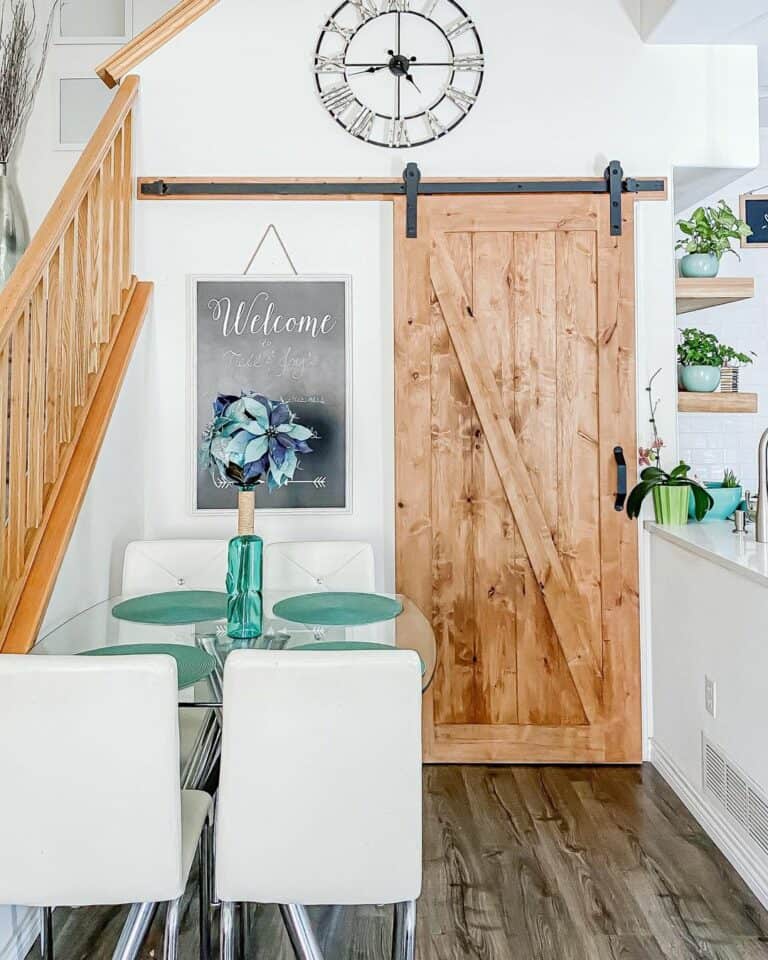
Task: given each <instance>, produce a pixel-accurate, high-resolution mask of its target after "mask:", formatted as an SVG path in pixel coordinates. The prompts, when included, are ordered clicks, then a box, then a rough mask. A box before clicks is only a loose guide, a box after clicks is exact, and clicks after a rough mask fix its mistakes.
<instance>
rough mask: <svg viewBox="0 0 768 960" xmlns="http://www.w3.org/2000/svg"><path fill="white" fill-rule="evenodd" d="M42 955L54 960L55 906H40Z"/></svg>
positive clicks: (44, 958)
mask: <svg viewBox="0 0 768 960" xmlns="http://www.w3.org/2000/svg"><path fill="white" fill-rule="evenodd" d="M40 956H41V957H42V958H43V960H53V907H41V908H40Z"/></svg>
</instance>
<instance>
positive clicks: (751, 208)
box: [739, 193, 768, 247]
mask: <svg viewBox="0 0 768 960" xmlns="http://www.w3.org/2000/svg"><path fill="white" fill-rule="evenodd" d="M739 205H740V207H741V219H742V220H744V221H746V223H748V224H749V226H750V227H752V234H751V235H750V236H749V237H746V238H745V239H744V240H742V241H741V245H742V247H768V194H765V193H745V194H742V196H741V197H740V199H739Z"/></svg>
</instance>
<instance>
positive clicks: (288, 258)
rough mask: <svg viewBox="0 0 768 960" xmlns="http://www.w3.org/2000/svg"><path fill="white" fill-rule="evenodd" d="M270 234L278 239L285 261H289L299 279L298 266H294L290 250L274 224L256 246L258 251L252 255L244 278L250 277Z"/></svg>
mask: <svg viewBox="0 0 768 960" xmlns="http://www.w3.org/2000/svg"><path fill="white" fill-rule="evenodd" d="M270 233H274V235H275V237H277V242H278V243H279V244H280V247H281V249H282V251H283V253H284V254H285V259H286V260H287V261H288V263H289V264H290V266H291V270H293V273H294V276H296V277H298V275H299V271H298V270H297V269H296V265H295V264H294V262H293V260H292V259H291V255H290V253H288V248H287V247H286V245H285V244H284V243H283V238H282V237H281V236H280V233H279V231H278V229H277V227H276V226H275V225H274V223H270V224H269V226H268V227H267V229H266V230H265V231H264V233H262V235H261V239H260V240H259V242H258V243H257V244H256V249H255V250H254V251H253V253H252V255H251V259H250V260H249V261H248V266H247V267H246V268H245V270H243V276H247V275H248V271H249V270H250V269H251V267H252V266H253V264H254V261H255V260H256V257H258V255H259V252H260V251H261V248H262V247H263V246H264V241H265V240H266V239H267V237H268V236H269V234H270Z"/></svg>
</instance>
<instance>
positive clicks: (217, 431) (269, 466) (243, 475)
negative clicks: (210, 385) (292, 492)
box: [200, 393, 317, 490]
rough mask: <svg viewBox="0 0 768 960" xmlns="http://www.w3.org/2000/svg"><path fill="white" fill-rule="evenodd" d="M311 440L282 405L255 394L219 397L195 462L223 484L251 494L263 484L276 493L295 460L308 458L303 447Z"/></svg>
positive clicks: (310, 432)
mask: <svg viewBox="0 0 768 960" xmlns="http://www.w3.org/2000/svg"><path fill="white" fill-rule="evenodd" d="M316 436H317V435H316V434H315V432H314V431H313V430H310V428H309V427H305V426H303V425H302V424H300V423H297V422H296V417H295V416H294V414H293V413H292V412H291V408H290V407H289V406H288V404H287V403H284V402H283V401H282V400H268V399H267V398H266V397H262V396H261V395H260V394H258V393H243V394H241V395H240V396H239V397H235V396H229V395H227V394H219V395H218V396H217V397H216V399H215V400H214V402H213V420H212V421H211V423H210V424H209V425H208V427H206V429H205V432H204V433H203V441H202V444H201V446H200V459H201V462H202V464H203V465H204V466H206V467H208V468H209V469H210V471H211V475H212V476H213V478H214V480H215V481H218V482H221V483H222V484H227V485H232V486H235V487H239V488H240V489H241V490H250V489H252V488H253V487H254V486H255V485H256V484H257V483H259V482H260V481H262V480H263V481H265V482H266V484H267V489H268V490H277V489H278V488H279V487H284V486H285V485H286V484H287V483H288V481H289V480H292V479H293V475H294V473H295V472H296V468H297V467H298V465H299V454H305V453H312V448H311V447H310V446H309V444H308V443H307V441H308V440H312V439H314V438H316Z"/></svg>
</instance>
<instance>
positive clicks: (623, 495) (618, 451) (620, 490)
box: [613, 447, 627, 513]
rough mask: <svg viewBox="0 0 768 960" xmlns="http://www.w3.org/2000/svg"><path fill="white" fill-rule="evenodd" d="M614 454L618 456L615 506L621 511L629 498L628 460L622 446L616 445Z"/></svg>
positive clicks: (617, 510) (618, 511)
mask: <svg viewBox="0 0 768 960" xmlns="http://www.w3.org/2000/svg"><path fill="white" fill-rule="evenodd" d="M613 455H614V457H615V458H616V503H615V504H614V505H613V506H614V510H616V512H617V513H620V512H621V511H622V510H623V509H624V503H625V501H626V499H627V461H626V460H625V459H624V450H623V449H622V448H621V447H614V448H613Z"/></svg>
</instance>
